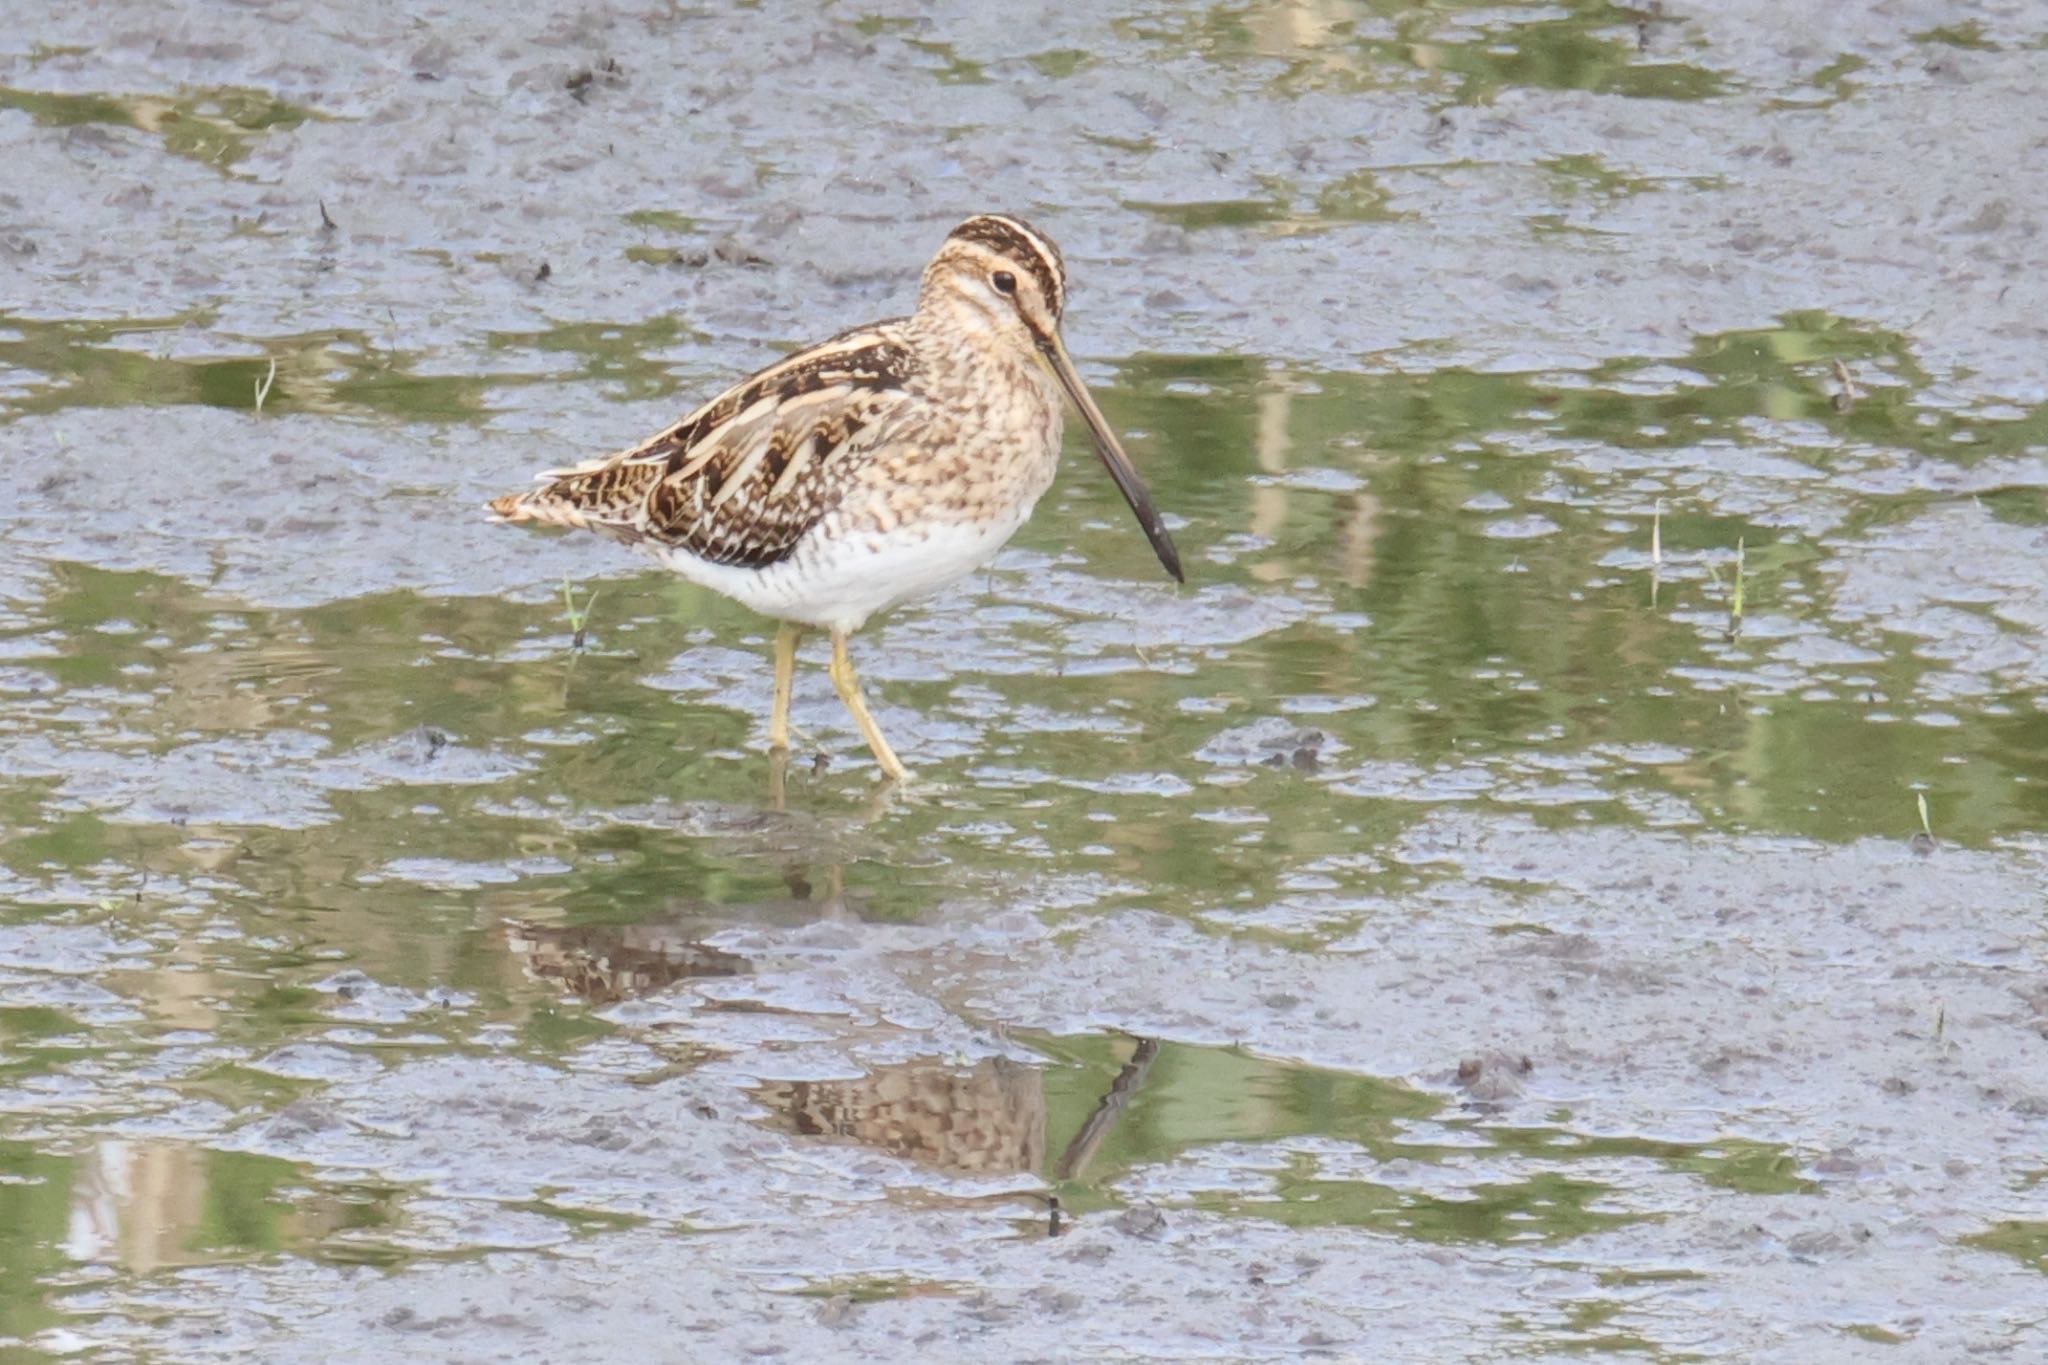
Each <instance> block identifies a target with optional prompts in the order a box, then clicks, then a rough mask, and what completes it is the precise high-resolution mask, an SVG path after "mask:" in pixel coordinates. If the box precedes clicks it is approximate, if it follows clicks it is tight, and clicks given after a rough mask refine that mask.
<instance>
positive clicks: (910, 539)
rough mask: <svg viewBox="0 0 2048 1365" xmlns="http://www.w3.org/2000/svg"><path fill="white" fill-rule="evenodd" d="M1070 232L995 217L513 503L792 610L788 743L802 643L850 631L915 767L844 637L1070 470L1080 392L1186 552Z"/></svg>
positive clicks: (1143, 516)
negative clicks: (1062, 467) (1105, 352)
mask: <svg viewBox="0 0 2048 1365" xmlns="http://www.w3.org/2000/svg"><path fill="white" fill-rule="evenodd" d="M1066 301H1067V276H1066V268H1065V266H1064V265H1063V264H1062V263H1061V260H1060V253H1059V249H1058V248H1057V247H1055V246H1054V245H1053V244H1052V240H1051V239H1050V238H1048V237H1047V236H1046V235H1045V234H1044V233H1042V232H1040V231H1038V230H1037V229H1036V228H1034V227H1032V226H1031V225H1030V224H1029V223H1026V222H1025V221H1024V220H1023V219H1021V218H1014V217H1010V216H1007V215H1004V214H993V213H990V214H981V215H979V216H977V217H973V218H969V219H968V220H967V221H966V222H964V223H962V224H960V226H958V227H956V228H954V229H953V231H952V232H951V233H950V234H948V236H947V237H946V240H945V243H944V245H942V246H941V247H940V248H939V251H938V254H937V255H936V256H934V257H933V258H932V262H931V264H930V265H928V266H926V267H925V272H924V283H923V286H922V288H921V290H920V292H919V294H918V299H917V311H916V312H915V313H913V314H912V315H911V316H909V317H907V318H897V319H894V320H891V321H888V322H878V323H874V324H871V325H869V326H866V327H856V328H854V329H853V330H852V331H850V332H842V333H840V334H839V335H838V336H836V337H833V338H832V339H831V340H830V341H824V342H820V343H819V344H818V345H816V346H813V347H811V348H809V349H808V350H803V351H799V352H797V353H796V354H795V355H792V356H790V357H789V358H788V359H786V360H783V361H781V362H779V363H777V364H774V365H770V366H769V367H768V368H767V369H765V370H762V371H761V372H759V373H758V374H755V375H752V376H750V377H748V378H747V379H744V380H742V381H741V382H740V383H738V384H736V385H734V386H733V387H732V388H730V389H727V390H726V391H725V392H724V393H722V394H720V395H719V396H718V397H716V398H714V399H712V400H711V401H710V402H708V403H706V404H705V405H704V406H703V407H700V408H698V409H697V410H696V411H695V412H693V413H691V414H690V415H689V416H688V417H685V418H684V419H683V420H682V421H680V422H678V423H676V424H675V425H674V426H672V427H670V428H668V430H666V431H663V432H661V433H660V434H659V435H657V436H654V437H652V438H651V439H649V440H647V441H644V442H642V443H641V444H639V445H637V446H634V447H632V448H631V449H629V450H622V451H620V452H619V453H617V454H615V455H608V456H606V457H604V458H603V459H598V460H591V461H588V462H586V463H584V464H579V465H575V466H573V467H571V468H568V469H553V470H549V471H548V472H546V473H544V474H542V475H540V476H539V486H538V487H536V488H534V489H532V490H531V491H530V492H526V493H517V494H511V495H508V496H506V497H502V498H499V499H497V500H496V501H494V502H492V503H491V505H490V506H491V511H492V512H494V513H495V514H496V515H497V519H499V520H501V521H508V522H519V521H532V522H539V523H542V524H544V525H551V526H574V527H583V528H586V529H589V530H593V531H599V532H603V533H604V534H606V535H609V536H611V537H613V538H614V539H617V540H621V541H624V542H626V543H627V544H630V545H637V546H639V547H640V548H642V549H644V550H646V551H648V552H650V553H651V554H653V555H654V557H655V558H657V559H659V560H660V561H661V562H662V563H663V564H665V565H667V566H668V567H669V568H671V569H674V570H675V571H676V572H677V573H680V574H681V575H682V576H683V577H684V578H686V579H688V580H689V581H690V582H692V583H696V584H699V585H701V586H703V587H706V588H710V589H711V590H713V591H714V592H720V593H723V594H725V595H726V596H727V597H730V598H732V599H733V600H734V601H736V602H739V603H741V604H742V605H745V606H748V607H751V608H753V609H754V610H755V611H758V612H760V613H761V614H762V615H764V616H772V617H774V618H775V619H776V620H778V621H780V622H781V623H782V625H781V629H780V630H779V631H778V632H777V633H776V637H775V702H774V710H773V712H772V714H771V716H770V719H769V725H768V740H769V744H770V745H771V746H772V747H773V748H775V749H778V750H786V749H787V747H788V745H789V697H790V687H791V683H792V680H793V678H794V675H795V671H796V651H797V644H798V642H799V641H800V640H801V638H802V634H803V631H804V630H805V629H807V628H815V629H819V630H827V631H830V632H831V634H832V668H831V674H832V685H833V687H834V688H836V689H837V691H838V693H839V697H840V700H842V701H844V702H845V703H846V709H847V710H849V711H851V712H852V713H853V718H854V720H855V722H856V723H858V724H859V726H860V732H861V735H862V736H863V737H864V738H865V739H866V740H867V743H868V747H869V748H870V749H872V750H873V751H874V754H875V758H876V761H878V762H879V763H880V764H881V765H882V771H883V772H884V773H886V774H887V775H888V776H889V777H890V778H892V779H896V780H899V781H900V780H901V779H902V778H904V777H905V776H907V773H906V771H905V769H904V767H903V764H902V762H901V760H899V759H898V758H897V757H896V753H895V751H894V750H893V749H891V748H890V747H889V741H888V740H886V739H884V738H883V737H882V731H881V728H880V727H879V726H878V725H876V724H875V718H874V716H873V714H871V713H870V712H869V710H868V705H867V701H866V699H865V698H864V697H863V696H862V695H861V690H860V683H859V680H858V679H857V678H856V677H855V675H854V671H853V662H852V660H851V659H850V658H849V657H848V655H847V648H846V642H847V637H848V636H849V635H851V634H852V633H853V632H854V631H856V630H858V629H860V627H861V625H862V623H864V622H865V621H866V620H867V619H868V618H869V617H870V616H873V615H874V614H875V613H876V612H879V611H883V610H886V609H887V608H889V607H892V606H895V605H896V604H897V603H899V602H904V601H907V600H909V599H910V598H913V597H919V596H922V595H923V594H925V593H929V592H931V591H933V590H934V589H937V588H940V587H943V586H945V585H946V584H948V583H951V582H953V581H954V580H955V579H958V578H960V577H962V576H963V575H965V574H968V573H971V572H973V571H974V570H975V569H977V568H979V567H980V566H981V565H983V564H986V563H987V562H988V561H989V560H990V559H991V558H993V557H994V555H995V553H996V551H998V550H1000V549H1001V548H1002V547H1003V544H1004V542H1006V541H1008V540H1009V538H1010V537H1011V535H1013V534H1014V533H1015V532H1016V530H1017V528H1018V527H1019V526H1021V525H1023V524H1024V520H1025V518H1027V517H1029V516H1030V515H1031V509H1032V508H1033V507H1034V506H1036V505H1037V503H1038V500H1039V498H1040V497H1041V496H1043V495H1044V493H1045V490H1046V489H1047V488H1049V487H1051V485H1052V480H1053V473H1054V471H1055V469H1056V467H1057V466H1058V463H1059V451H1060V428H1061V423H1062V416H1063V408H1062V399H1063V398H1064V399H1065V400H1067V401H1071V402H1072V403H1073V405H1074V407H1075V408H1076V409H1077V410H1078V411H1079V412H1080V414H1081V417H1082V420H1083V421H1085V422H1086V423H1087V425H1088V432H1089V435H1090V436H1092V437H1093V438H1094V441H1095V448H1096V450H1097V452H1099V453H1100V454H1101V456H1102V462H1103V464H1105V465H1107V466H1108V468H1109V472H1110V476H1111V477H1112V478H1114V479H1115V480H1116V485H1117V487H1118V488H1119V489H1121V490H1122V492H1123V495H1124V498H1125V500H1126V501H1128V502H1129V503H1130V505H1131V510H1132V511H1133V512H1135V513H1136V514H1137V517H1138V524H1139V525H1140V526H1142V527H1143V528H1144V530H1145V534H1146V536H1147V537H1148V538H1149V539H1150V540H1151V542H1152V549H1153V550H1154V552H1155V553H1157V554H1158V556H1159V562H1160V563H1161V564H1163V565H1165V566H1166V571H1167V572H1168V573H1170V574H1172V575H1173V577H1174V578H1175V579H1176V580H1178V581H1185V579H1184V577H1183V575H1182V574H1181V568H1180V556H1179V554H1178V553H1177V552H1176V551H1175V550H1174V547H1173V538H1172V536H1170V535H1168V534H1167V530H1166V525H1165V523H1164V522H1163V521H1162V520H1161V518H1160V515H1159V513H1158V511H1157V510H1156V509H1155V508H1154V507H1153V506H1152V498H1151V495H1150V494H1149V493H1148V492H1147V491H1146V489H1145V484H1144V481H1143V480H1142V479H1140V478H1139V477H1138V472H1137V470H1136V469H1135V468H1133V467H1132V465H1131V461H1130V457H1129V456H1128V455H1126V454H1125V453H1124V449H1123V446H1122V445H1121V444H1119V443H1118V441H1117V438H1116V434H1115V433H1114V432H1112V431H1111V430H1110V428H1109V422H1108V420H1107V419H1106V418H1104V417H1103V415H1102V410H1101V409H1100V408H1098V407H1097V406H1096V405H1095V400H1094V399H1093V398H1091V397H1090V396H1089V394H1088V390H1087V387H1086V386H1085V385H1083V384H1082V382H1081V377H1080V375H1079V374H1078V373H1076V372H1075V370H1074V362H1073V360H1072V359H1071V358H1070V357H1069V356H1068V355H1067V348H1066V345H1065V343H1064V342H1063V341H1061V339H1060V315H1061V313H1062V311H1063V310H1064V309H1065V307H1066Z"/></svg>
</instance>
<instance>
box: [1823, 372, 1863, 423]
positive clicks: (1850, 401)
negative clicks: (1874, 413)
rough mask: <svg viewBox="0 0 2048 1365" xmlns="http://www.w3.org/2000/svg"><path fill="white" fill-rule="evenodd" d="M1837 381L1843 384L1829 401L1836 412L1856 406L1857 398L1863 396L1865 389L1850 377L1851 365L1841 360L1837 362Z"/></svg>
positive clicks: (1845, 410)
mask: <svg viewBox="0 0 2048 1365" xmlns="http://www.w3.org/2000/svg"><path fill="white" fill-rule="evenodd" d="M1835 382H1836V383H1837V384H1839V385H1841V387H1840V388H1838V389H1836V390H1835V392H1834V395H1833V396H1832V397H1830V398H1829V399H1828V402H1829V403H1830V404H1831V405H1832V406H1833V407H1834V409H1835V411H1836V412H1847V411H1849V410H1850V409H1851V408H1853V407H1855V406H1856V400H1857V399H1859V398H1861V397H1862V396H1863V390H1861V389H1859V388H1857V387H1856V381H1855V380H1853V379H1851V378H1850V377H1849V367H1848V366H1847V365H1844V364H1843V363H1842V362H1841V361H1839V360H1837V361H1836V362H1835Z"/></svg>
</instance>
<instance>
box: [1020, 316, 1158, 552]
mask: <svg viewBox="0 0 2048 1365" xmlns="http://www.w3.org/2000/svg"><path fill="white" fill-rule="evenodd" d="M1039 345H1040V347H1041V349H1043V350H1044V352H1045V361H1046V364H1047V365H1049V366H1050V367H1051V368H1052V372H1053V375H1054V377H1056V378H1057V379H1058V380H1059V381H1060V387H1061V388H1063V389H1065V390H1066V391H1067V397H1069V398H1071V399H1072V400H1074V406H1075V407H1077V408H1079V409H1080V410H1081V420H1083V421H1084V422H1086V423H1087V424H1088V434H1089V435H1090V436H1092V437H1093V438H1094V439H1095V451H1096V453H1097V454H1099V455H1100V456H1102V463H1103V465H1104V466H1105V467H1107V468H1108V470H1109V477H1111V478H1112V479H1115V480H1116V486H1117V488H1118V489H1119V490H1120V491H1121V492H1122V493H1123V495H1124V501H1125V502H1127V503H1129V504H1130V505H1131V510H1132V511H1133V512H1135V513H1137V514H1138V525H1140V526H1142V527H1144V528H1145V539H1147V540H1149V541H1151V542H1152V553H1154V554H1156V555H1158V556H1159V562H1160V563H1161V564H1164V565H1165V566H1166V571H1167V572H1168V573H1170V574H1172V575H1173V580H1174V582H1176V583H1185V582H1187V581H1188V580H1187V576H1186V575H1185V574H1183V573H1182V572H1181V571H1180V552H1179V551H1178V550H1176V549H1174V548H1173V537H1172V536H1170V535H1168V534H1167V532H1166V523H1165V522H1164V521H1161V520H1160V518H1159V509H1158V508H1156V507H1154V506H1153V505H1152V494H1151V493H1150V492H1148V491H1147V490H1146V488H1145V481H1144V480H1143V479H1141V478H1139V477H1138V471H1137V468H1136V466H1134V465H1132V463H1131V457H1130V456H1128V455H1126V454H1124V448H1123V445H1122V444H1121V443H1120V442H1119V441H1118V440H1117V439H1116V433H1115V432H1113V431H1111V430H1110V429H1109V419H1108V418H1107V417H1104V416H1103V415H1102V409H1101V408H1098V407H1096V406H1095V400H1094V399H1093V398H1092V397H1090V396H1089V393H1088V386H1087V385H1086V384H1083V383H1082V382H1081V376H1080V375H1079V374H1078V373H1076V372H1075V370H1074V361H1073V358H1072V357H1071V356H1069V355H1068V354H1067V347H1066V343H1065V342H1063V341H1061V340H1060V334H1059V333H1058V332H1053V333H1051V334H1050V335H1048V336H1046V337H1044V338H1042V339H1041V340H1040V343H1039Z"/></svg>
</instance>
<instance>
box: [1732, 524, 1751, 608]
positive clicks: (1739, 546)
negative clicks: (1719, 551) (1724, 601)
mask: <svg viewBox="0 0 2048 1365" xmlns="http://www.w3.org/2000/svg"><path fill="white" fill-rule="evenodd" d="M1747 560H1748V556H1747V552H1746V550H1745V548H1744V546H1743V541H1742V537H1740V536H1737V537H1736V539H1735V601H1734V602H1733V604H1732V605H1730V607H1729V608H1728V614H1729V615H1730V616H1732V617H1734V618H1735V620H1736V622H1737V623H1738V624H1739V623H1740V622H1741V620H1742V572H1743V567H1744V565H1745V564H1746V563H1747Z"/></svg>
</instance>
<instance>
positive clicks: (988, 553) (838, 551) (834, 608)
mask: <svg viewBox="0 0 2048 1365" xmlns="http://www.w3.org/2000/svg"><path fill="white" fill-rule="evenodd" d="M1030 515H1031V504H1028V503H1027V504H1025V505H1023V506H1021V507H1018V508H1017V509H1016V510H1015V513H1014V515H1012V516H1008V517H1004V518H1002V519H1001V520H999V521H992V522H961V523H944V522H920V523H917V524H916V525H915V526H902V527H898V528H897V529H896V530H894V531H891V532H888V533H886V534H874V533H870V532H863V531H854V532H850V533H835V531H834V529H832V520H833V519H831V518H827V519H826V521H825V522H823V523H821V524H820V525H819V526H818V527H816V528H814V529H813V530H812V531H811V533H810V534H809V535H807V536H805V537H804V539H803V540H802V541H801V542H799V544H798V546H797V550H796V553H794V554H792V555H791V556H790V557H789V558H788V559H785V560H783V561H782V562H781V563H778V564H770V565H767V566H766V567H764V568H759V569H743V568H737V567H735V566H733V565H730V564H711V563H707V562H706V561H704V560H701V559H699V558H697V557H696V556H695V555H692V554H689V553H687V552H685V551H681V550H664V551H658V552H657V553H658V554H659V557H660V558H661V561H662V562H663V563H664V564H666V565H668V567H670V568H671V569H674V570H675V571H676V572H677V573H679V574H681V575H682V576H683V577H684V578H687V579H688V580H689V581H690V582H692V583H695V584H697V585H698V586H699V587H705V588H709V589H711V590H712V591H713V592H716V593H722V594H724V595H725V596H727V597H730V598H731V599H733V601H735V602H738V603H739V604H740V605H742V606H745V607H750V608H752V609H753V610H755V611H758V612H760V613H761V614H762V615H763V616H772V617H774V618H776V619H777V620H780V621H795V622H798V623H799V624H801V625H807V626H816V627H819V628H821V629H826V630H846V631H852V630H858V629H860V627H861V624H862V623H863V622H865V621H866V620H867V619H868V617H870V616H872V615H874V614H875V613H876V612H878V611H884V610H886V609H888V608H890V607H893V606H895V605H896V604H897V603H899V602H907V601H909V600H910V599H911V598H913V597H922V596H924V595H925V594H926V593H929V592H935V591H937V590H938V589H940V588H943V587H945V586H946V585H947V584H949V583H952V582H955V581H957V580H958V579H960V578H963V577H965V576H966V575H968V574H970V573H973V572H974V571H975V570H976V569H978V568H980V567H981V566H982V565H984V564H986V563H988V562H989V561H990V560H991V559H994V558H995V556H996V552H997V551H998V550H1001V549H1002V548H1003V546H1004V545H1005V544H1006V543H1007V542H1008V541H1009V539H1010V537H1011V536H1013V535H1015V534H1016V532H1017V528H1018V527H1019V526H1022V525H1023V524H1024V521H1025V519H1026V518H1027V517H1029V516H1030Z"/></svg>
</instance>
